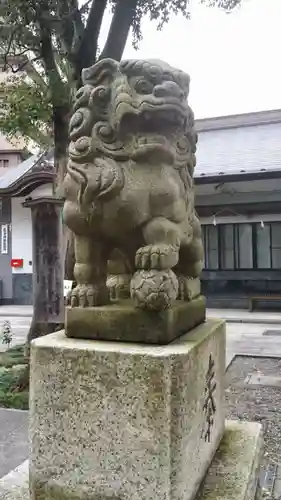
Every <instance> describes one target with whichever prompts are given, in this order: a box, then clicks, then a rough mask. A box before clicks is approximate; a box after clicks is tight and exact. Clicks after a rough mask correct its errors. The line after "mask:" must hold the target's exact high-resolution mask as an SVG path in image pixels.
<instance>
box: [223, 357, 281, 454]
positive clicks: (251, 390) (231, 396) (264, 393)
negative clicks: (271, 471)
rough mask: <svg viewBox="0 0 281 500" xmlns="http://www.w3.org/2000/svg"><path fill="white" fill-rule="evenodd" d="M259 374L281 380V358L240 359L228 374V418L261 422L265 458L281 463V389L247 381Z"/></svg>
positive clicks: (235, 360) (237, 359) (236, 360)
mask: <svg viewBox="0 0 281 500" xmlns="http://www.w3.org/2000/svg"><path fill="white" fill-rule="evenodd" d="M254 373H256V374H257V373H259V375H266V376H271V377H280V380H281V359H272V358H256V357H254V358H252V357H244V356H237V357H236V358H235V359H234V361H233V363H232V364H231V365H230V367H229V369H228V370H227V373H226V400H227V414H228V418H233V419H241V420H251V421H256V422H261V423H262V425H263V429H264V433H265V435H264V439H265V457H266V460H267V461H268V462H275V463H279V464H280V463H281V386H280V387H279V388H276V387H270V386H268V385H267V386H265V385H260V386H253V385H252V386H251V385H250V384H249V385H247V384H246V383H245V382H244V381H245V378H246V377H247V376H248V375H252V374H254Z"/></svg>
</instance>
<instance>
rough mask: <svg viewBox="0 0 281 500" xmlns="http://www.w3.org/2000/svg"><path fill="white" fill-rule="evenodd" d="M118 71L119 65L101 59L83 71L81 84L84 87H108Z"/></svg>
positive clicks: (112, 61) (111, 60) (112, 60)
mask: <svg viewBox="0 0 281 500" xmlns="http://www.w3.org/2000/svg"><path fill="white" fill-rule="evenodd" d="M118 70H119V63H118V62H117V61H114V59H101V60H100V61H98V62H97V63H96V64H94V65H93V66H90V68H85V69H83V71H82V82H83V84H84V85H86V84H90V85H93V86H94V87H96V86H97V85H108V84H109V83H111V82H112V80H113V79H114V76H115V74H116V73H117V71H118Z"/></svg>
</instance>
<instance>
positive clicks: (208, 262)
mask: <svg viewBox="0 0 281 500" xmlns="http://www.w3.org/2000/svg"><path fill="white" fill-rule="evenodd" d="M202 233H203V243H204V248H205V269H221V270H231V269H281V222H269V223H265V224H261V223H254V224H219V225H217V226H213V225H206V226H203V227H202Z"/></svg>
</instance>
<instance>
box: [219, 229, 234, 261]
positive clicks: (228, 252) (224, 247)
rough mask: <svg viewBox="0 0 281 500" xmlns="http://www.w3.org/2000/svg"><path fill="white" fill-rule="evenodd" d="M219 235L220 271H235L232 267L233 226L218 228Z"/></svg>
mask: <svg viewBox="0 0 281 500" xmlns="http://www.w3.org/2000/svg"><path fill="white" fill-rule="evenodd" d="M218 232H219V235H220V249H221V258H220V261H221V262H220V264H221V265H220V267H221V268H222V269H235V265H234V260H235V258H234V248H235V246H234V225H233V224H223V225H221V226H219V227H218Z"/></svg>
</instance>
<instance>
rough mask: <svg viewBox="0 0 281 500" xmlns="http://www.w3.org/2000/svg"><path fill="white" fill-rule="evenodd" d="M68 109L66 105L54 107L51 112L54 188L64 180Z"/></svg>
mask: <svg viewBox="0 0 281 500" xmlns="http://www.w3.org/2000/svg"><path fill="white" fill-rule="evenodd" d="M69 117H70V109H69V106H68V105H66V104H65V105H62V106H56V107H54V111H53V122H54V143H55V152H54V156H55V170H56V172H57V179H56V187H57V188H58V187H59V186H60V185H61V184H62V181H63V179H64V176H65V173H66V165H67V151H68V123H69Z"/></svg>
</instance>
